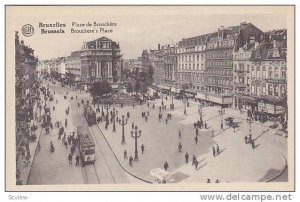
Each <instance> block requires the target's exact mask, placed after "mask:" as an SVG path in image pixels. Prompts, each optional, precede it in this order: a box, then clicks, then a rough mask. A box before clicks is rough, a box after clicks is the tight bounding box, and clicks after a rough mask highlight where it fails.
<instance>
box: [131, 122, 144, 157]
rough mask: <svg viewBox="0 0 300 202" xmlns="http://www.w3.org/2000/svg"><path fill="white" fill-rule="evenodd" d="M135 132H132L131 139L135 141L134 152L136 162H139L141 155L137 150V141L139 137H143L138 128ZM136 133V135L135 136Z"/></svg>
mask: <svg viewBox="0 0 300 202" xmlns="http://www.w3.org/2000/svg"><path fill="white" fill-rule="evenodd" d="M134 129H135V131H134V132H133V131H131V137H132V138H133V139H134V146H135V150H134V160H135V161H138V160H139V154H138V149H137V140H138V138H139V137H141V136H142V131H141V130H139V131H138V127H137V126H135V128H134ZM133 133H134V134H133Z"/></svg>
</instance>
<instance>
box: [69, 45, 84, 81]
mask: <svg viewBox="0 0 300 202" xmlns="http://www.w3.org/2000/svg"><path fill="white" fill-rule="evenodd" d="M66 72H68V73H71V74H73V75H75V80H77V81H81V80H82V75H81V51H73V52H71V55H70V56H68V57H67V58H66Z"/></svg>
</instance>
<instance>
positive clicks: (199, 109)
mask: <svg viewBox="0 0 300 202" xmlns="http://www.w3.org/2000/svg"><path fill="white" fill-rule="evenodd" d="M198 112H199V115H200V125H202V104H201V103H200V104H199V105H198Z"/></svg>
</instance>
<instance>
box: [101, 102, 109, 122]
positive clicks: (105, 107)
mask: <svg viewBox="0 0 300 202" xmlns="http://www.w3.org/2000/svg"><path fill="white" fill-rule="evenodd" d="M102 107H103V105H102ZM110 107H111V105H110V104H105V105H104V109H106V123H109V120H108V110H109V109H110Z"/></svg>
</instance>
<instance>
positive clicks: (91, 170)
mask: <svg viewBox="0 0 300 202" xmlns="http://www.w3.org/2000/svg"><path fill="white" fill-rule="evenodd" d="M82 172H83V180H84V183H85V184H100V179H99V177H98V174H97V170H96V167H95V165H94V164H92V165H85V166H84V167H82ZM95 176H96V177H95Z"/></svg>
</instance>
